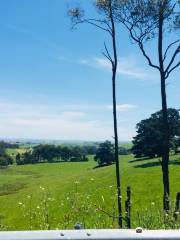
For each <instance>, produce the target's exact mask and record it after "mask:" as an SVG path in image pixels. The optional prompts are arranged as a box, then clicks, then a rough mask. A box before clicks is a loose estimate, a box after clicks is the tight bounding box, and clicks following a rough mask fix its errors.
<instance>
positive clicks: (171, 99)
mask: <svg viewBox="0 0 180 240" xmlns="http://www.w3.org/2000/svg"><path fill="white" fill-rule="evenodd" d="M82 2H83V3H84V5H83V6H84V7H85V8H86V9H88V12H87V14H89V15H91V16H92V14H94V10H93V9H92V8H91V6H90V5H89V2H90V1H88V0H87V1H82ZM76 3H78V4H80V1H76V0H69V1H68V0H53V1H51V0H31V1H23V0H14V1H12V0H1V8H0V56H1V57H0V81H1V85H0V86H1V87H0V133H1V137H8V138H12V137H14V138H36V139H37V138H45V139H64V140H67V139H70V140H73V139H77V140H104V139H112V136H113V128H112V107H111V105H112V104H111V103H112V93H111V92H112V91H111V71H110V66H109V63H108V62H107V61H106V60H105V59H104V58H103V56H102V51H103V42H104V40H105V41H106V43H107V45H108V46H109V47H110V46H111V45H110V42H109V38H108V36H107V35H106V33H105V32H101V31H99V30H97V29H95V28H94V27H92V26H88V25H81V26H79V27H78V28H77V29H76V30H73V31H72V30H71V23H70V20H69V18H68V17H67V14H66V11H67V8H68V7H69V6H72V5H75V4H76ZM171 37H173V36H171ZM169 38H170V36H167V39H169ZM148 50H149V53H150V54H151V56H152V57H153V58H154V59H156V49H155V45H154V43H149V44H148ZM118 58H119V66H118V76H117V103H118V107H117V109H118V126H119V129H118V130H119V139H120V141H127V140H131V139H132V137H133V136H134V135H135V125H136V123H137V122H138V121H140V120H141V119H143V118H146V117H148V116H149V115H150V114H151V113H152V112H154V111H156V110H159V109H160V106H161V99H160V84H159V75H158V72H156V71H154V70H152V69H151V68H149V67H148V66H147V64H146V61H145V59H144V58H143V57H142V55H141V53H140V52H139V50H138V48H137V46H135V45H134V44H132V43H131V42H130V40H129V36H128V33H127V32H126V30H125V29H123V28H122V27H121V26H118ZM179 74H180V70H179V69H178V70H176V72H175V73H174V74H172V75H171V76H170V78H169V79H168V85H167V93H168V106H169V107H178V108H179V107H180V106H179V102H180V101H179V100H180V81H179V79H178V76H179Z"/></svg>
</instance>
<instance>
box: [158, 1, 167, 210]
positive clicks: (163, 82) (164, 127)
mask: <svg viewBox="0 0 180 240" xmlns="http://www.w3.org/2000/svg"><path fill="white" fill-rule="evenodd" d="M165 5H166V0H164V1H162V6H161V11H160V14H159V33H158V53H159V66H160V77H161V101H162V115H163V122H162V136H163V143H162V146H163V149H162V173H163V191H164V193H163V208H164V210H165V211H168V210H169V124H168V113H167V100H166V79H165V70H164V61H163V46H162V45H163V21H164V19H163V18H164V16H163V9H164V8H165Z"/></svg>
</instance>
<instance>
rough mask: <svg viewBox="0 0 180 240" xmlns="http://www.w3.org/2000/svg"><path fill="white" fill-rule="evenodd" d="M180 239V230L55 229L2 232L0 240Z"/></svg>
mask: <svg viewBox="0 0 180 240" xmlns="http://www.w3.org/2000/svg"><path fill="white" fill-rule="evenodd" d="M61 239H62V240H68V239H73V240H88V239H90V240H122V239H124V240H132V239H133V240H136V239H146V240H147V239H148V240H151V239H157V240H158V239H159V240H165V239H166V240H167V239H169V240H174V239H176V240H177V239H178V240H180V230H141V229H136V230H123V229H122V230H119V229H103V230H55V231H54V230H53V231H12V232H0V240H61Z"/></svg>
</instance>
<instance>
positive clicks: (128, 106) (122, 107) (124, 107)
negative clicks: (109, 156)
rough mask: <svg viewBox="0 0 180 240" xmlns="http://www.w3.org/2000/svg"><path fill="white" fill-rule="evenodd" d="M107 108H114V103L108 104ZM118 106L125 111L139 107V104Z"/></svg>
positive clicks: (118, 109) (121, 110)
mask: <svg viewBox="0 0 180 240" xmlns="http://www.w3.org/2000/svg"><path fill="white" fill-rule="evenodd" d="M106 108H107V109H112V108H113V106H112V105H107V106H106ZM116 108H117V111H119V112H125V111H128V110H131V109H134V108H137V106H136V105H133V104H117V106H116Z"/></svg>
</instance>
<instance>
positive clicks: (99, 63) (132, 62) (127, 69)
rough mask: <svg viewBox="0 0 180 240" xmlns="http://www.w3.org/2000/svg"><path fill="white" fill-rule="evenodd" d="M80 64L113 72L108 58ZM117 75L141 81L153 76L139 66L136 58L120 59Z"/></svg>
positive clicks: (89, 60)
mask: <svg viewBox="0 0 180 240" xmlns="http://www.w3.org/2000/svg"><path fill="white" fill-rule="evenodd" d="M79 64H82V65H87V66H90V67H95V68H100V69H103V70H105V71H110V70H111V68H112V67H111V63H110V62H109V61H108V60H107V59H106V58H101V57H95V58H91V59H81V60H80V61H79ZM117 73H118V74H119V75H124V76H127V77H130V78H136V79H140V80H148V79H151V78H152V77H153V76H152V75H149V73H148V72H147V71H146V70H145V69H144V68H142V67H140V66H139V65H138V62H137V59H136V58H135V57H134V56H130V57H124V58H119V59H118V67H117Z"/></svg>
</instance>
